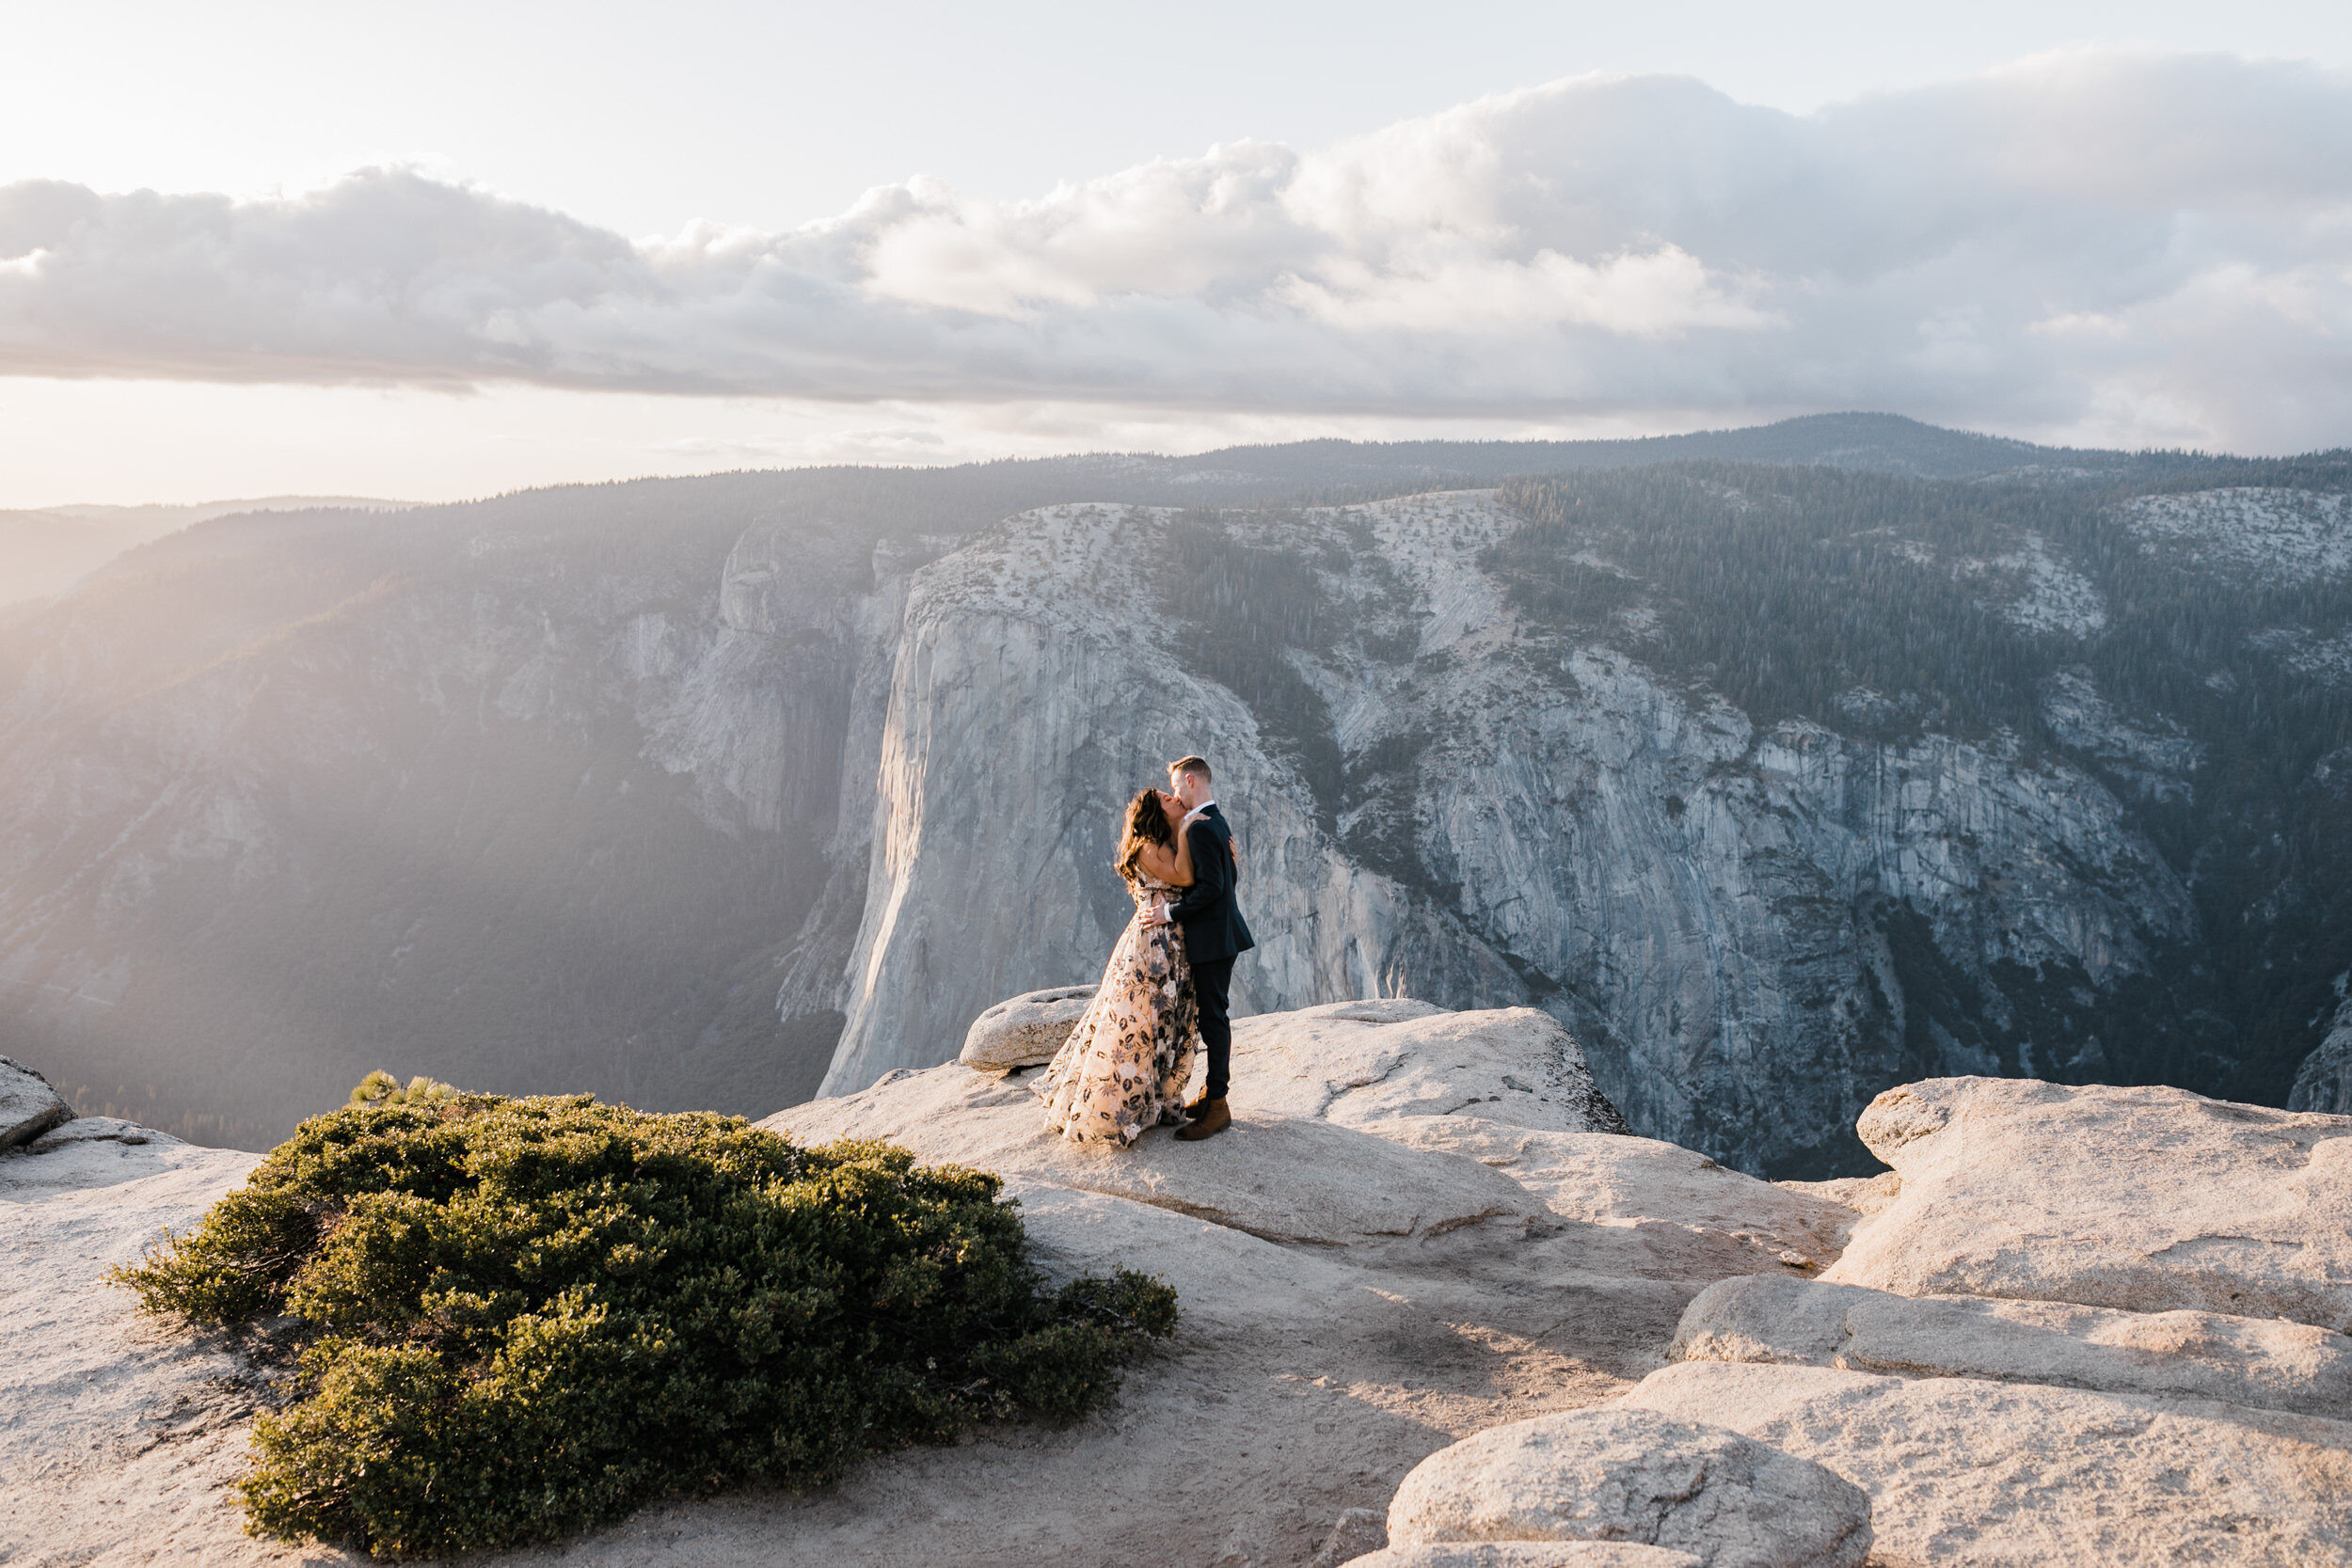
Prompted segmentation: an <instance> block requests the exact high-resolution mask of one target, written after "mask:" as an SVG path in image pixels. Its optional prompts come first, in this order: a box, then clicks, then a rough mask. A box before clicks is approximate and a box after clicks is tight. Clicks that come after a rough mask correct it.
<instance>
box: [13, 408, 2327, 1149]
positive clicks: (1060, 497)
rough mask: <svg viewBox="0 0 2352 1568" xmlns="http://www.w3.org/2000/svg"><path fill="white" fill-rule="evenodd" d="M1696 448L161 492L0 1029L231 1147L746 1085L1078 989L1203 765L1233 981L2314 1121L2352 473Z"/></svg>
mask: <svg viewBox="0 0 2352 1568" xmlns="http://www.w3.org/2000/svg"><path fill="white" fill-rule="evenodd" d="M1669 439H1670V440H1671V441H1672V442H1677V443H1681V445H1674V446H1666V445H1661V444H1660V443H1624V442H1596V443H1561V444H1551V443H1545V444H1526V443H1494V444H1486V443H1396V444H1357V443H1346V442H1305V443H1296V444H1293V445H1289V446H1283V447H1265V448H1236V449H1230V450H1228V451H1221V452H1215V453H1206V454H1201V455H1200V456H1196V457H1185V458H1163V457H1150V456H1136V455H1097V456H1089V457H1078V458H1063V459H1052V460H1044V461H1027V462H1005V463H993V464H981V465H971V466H967V467H960V468H948V469H865V468H831V469H806V470H796V471H791V472H784V473H742V474H727V475H718V476H713V477H709V478H704V479H691V480H658V481H641V482H636V483H626V484H609V485H591V486H575V487H568V488H564V489H557V490H547V491H533V492H526V493H522V494H518V495H514V496H507V497H501V498H499V499H494V500H488V501H482V502H474V503H469V504H466V505H460V506H440V507H423V508H418V509H415V510H411V511H406V512H403V513H399V514H396V515H382V514H375V515H371V514H366V513H360V512H354V511H333V510H313V511H300V512H282V513H274V514H262V513H247V514H244V515H232V516H225V517H221V518H217V519H215V520H213V521H210V522H206V523H202V524H199V525H198V526H195V527H192V528H188V529H185V530H183V531H179V532H176V533H173V534H171V535H169V536H167V537H166V538H163V539H159V540H156V541H154V542H153V543H151V544H149V545H146V546H141V547H138V548H135V549H133V550H131V551H129V552H128V553H127V554H125V555H124V556H122V557H121V558H120V559H119V560H118V561H116V562H113V563H112V564H111V565H109V566H107V567H106V568H105V569H103V570H102V571H100V572H98V573H97V574H95V575H94V576H92V577H91V578H88V579H87V580H86V581H85V582H83V583H82V584H81V585H80V586H79V587H78V588H76V589H75V590H74V591H73V592H72V593H71V594H67V595H65V596H64V597H63V598H61V599H59V600H57V601H56V602H55V603H53V604H50V605H47V606H43V607H40V608H38V609H37V610H31V611H19V612H17V613H14V614H12V615H10V616H8V617H5V618H0V1052H5V1053H7V1054H9V1055H11V1056H15V1057H17V1058H19V1059H23V1060H28V1061H31V1062H34V1063H36V1064H37V1065H39V1066H40V1067H41V1068H42V1069H44V1070H45V1071H47V1072H48V1073H49V1075H50V1077H51V1078H52V1079H53V1080H54V1081H56V1082H57V1083H58V1084H59V1085H60V1086H61V1087H64V1088H66V1089H67V1091H68V1092H69V1094H70V1095H72V1096H73V1097H74V1098H75V1099H76V1102H77V1104H78V1105H79V1106H80V1108H81V1109H83V1110H85V1111H89V1112H103V1111H108V1110H112V1111H114V1112H115V1113H117V1114H122V1115H129V1116H133V1117H137V1118H139V1119H142V1120H146V1121H149V1122H151V1123H154V1124H157V1125H163V1126H167V1127H169V1128H171V1129H173V1130H175V1131H179V1132H183V1133H186V1134H193V1135H196V1136H198V1137H200V1138H203V1139H206V1140H208V1141H218V1142H229V1143H240V1144H246V1145H254V1146H258V1145H261V1144H265V1143H267V1142H270V1141H272V1140H274V1139H276V1138H278V1137H279V1136H281V1135H282V1134H283V1133H284V1132H285V1131H286V1129H287V1128H288V1127H290V1126H291V1125H292V1123H293V1121H294V1119H296V1118H298V1117H300V1116H302V1115H303V1114H305V1113H306V1112H309V1111H312V1110H316V1109H319V1108H321V1107H323V1106H325V1105H327V1104H330V1103H333V1102H335V1101H339V1100H340V1099H341V1098H342V1094H343V1093H344V1091H345V1090H347V1088H348V1087H349V1085H351V1084H352V1083H353V1082H355V1081H357V1079H358V1077H359V1076H360V1075H361V1074H362V1073H364V1072H365V1071H367V1070H369V1069H373V1068H376V1067H382V1068H385V1069H389V1070H391V1071H394V1072H396V1073H400V1074H402V1075H404V1076H405V1075H406V1074H410V1073H415V1072H427V1073H431V1074H433V1075H434V1076H436V1077H438V1078H442V1079H446V1080H449V1081H451V1082H454V1083H457V1084H460V1085H465V1086H468V1087H476V1088H485V1089H498V1090H510V1091H555V1090H586V1091H593V1092H596V1093H599V1094H604V1095H608V1096H612V1097H616V1098H620V1099H625V1100H628V1101H634V1102H636V1103H639V1104H643V1105H646V1106H649V1107H653V1108H680V1107H688V1106H706V1107H711V1106H715V1107H721V1108H726V1109H733V1110H739V1111H745V1112H750V1113H755V1114H758V1113H765V1112H767V1111H771V1110H773V1109H775V1108H777V1107H778V1106H780V1105H783V1104H786V1103H789V1102H791V1101H795V1100H798V1099H800V1098H803V1097H805V1096H807V1095H809V1094H810V1093H812V1092H814V1091H815V1090H816V1089H817V1087H818V1085H819V1083H820V1082H821V1081H824V1080H826V1079H827V1078H828V1077H830V1079H831V1081H832V1082H833V1083H834V1085H846V1086H858V1085H860V1084H862V1082H864V1081H866V1080H867V1079H870V1077H871V1076H872V1075H873V1074H875V1073H877V1072H879V1071H882V1070H884V1069H888V1068H890V1067H895V1066H900V1065H911V1064H913V1063H914V1062H918V1061H935V1060H940V1059H944V1057H945V1056H946V1055H949V1054H952V1053H953V1051H954V1049H955V1046H956V1044H957V1043H958V1042H959V1040H960V1038H961V1030H962V1027H963V1023H964V1022H965V1021H966V1020H968V1019H969V1017H970V1016H971V1014H972V1013H974V1012H976V1011H977V1010H978V1008H979V1007H981V1006H985V1005H986V1004H987V1003H989V1002H992V1001H993V1000H996V999H997V997H999V996H1001V995H1004V994H1009V993H1010V992H1012V991H1016V990H1026V989H1030V988H1032V987H1035V986H1039V985H1045V984H1058V983H1066V982H1068V981H1070V980H1072V979H1076V978H1081V977H1083V976H1084V974H1086V973H1087V972H1089V969H1090V967H1091V966H1094V965H1096V964H1099V961H1100V954H1101V952H1103V951H1104V950H1105V949H1106V947H1107V943H1108V941H1109V937H1110V933H1111V932H1112V931H1113V930H1115V929H1116V927H1117V925H1118V923H1119V921H1120V919H1121V918H1122V917H1123V909H1124V901H1123V899H1122V897H1121V895H1120V890H1119V889H1118V887H1117V885H1116V883H1115V882H1114V881H1113V880H1111V879H1110V878H1109V876H1108V874H1107V872H1106V870H1105V869H1104V865H1105V863H1106V862H1107V860H1108V857H1109V840H1108V836H1107V835H1108V833H1109V832H1110V820H1111V812H1112V810H1113V808H1114V807H1115V805H1116V803H1117V800H1118V799H1119V798H1120V795H1121V794H1122V793H1123V792H1124V791H1125V790H1127V789H1129V788H1131V787H1133V785H1134V784H1136V783H1137V782H1139V780H1141V779H1142V778H1144V777H1146V776H1148V775H1150V774H1151V773H1152V771H1153V770H1154V765H1155V764H1156V763H1158V762H1161V761H1164V760H1165V759H1166V757H1167V756H1168V755H1170V754H1175V753H1176V752H1180V751H1182V750H1189V749H1192V748H1194V747H1195V746H1200V747H1203V748H1205V749H1207V750H1209V751H1210V752H1211V754H1213V755H1215V756H1216V757H1217V758H1218V759H1219V760H1220V762H1221V764H1222V765H1223V767H1224V768H1225V770H1226V771H1225V774H1224V775H1223V776H1224V777H1225V778H1227V779H1229V780H1230V781H1231V783H1232V788H1233V792H1234V796H1235V799H1236V800H1237V801H1241V802H1246V806H1244V807H1238V808H1237V810H1246V813H1247V816H1246V819H1245V821H1244V827H1243V832H1244V836H1245V841H1246V843H1247V844H1248V854H1249V864H1250V868H1251V869H1250V872H1249V875H1250V877H1251V879H1252V884H1251V885H1253V886H1254V887H1255V891H1254V892H1252V893H1251V894H1250V895H1249V896H1250V898H1251V899H1252V900H1253V902H1252V903H1251V905H1250V908H1251V911H1252V914H1253V919H1254V918H1255V917H1256V916H1257V915H1258V914H1259V913H1260V911H1263V914H1264V916H1265V918H1264V920H1263V923H1262V925H1263V929H1262V933H1261V934H1262V936H1263V937H1264V938H1265V947H1264V950H1263V951H1262V952H1261V953H1260V954H1258V955H1256V956H1255V957H1254V958H1253V960H1252V963H1251V965H1250V966H1249V969H1248V974H1246V975H1244V976H1243V977H1242V979H1241V982H1240V984H1241V987H1242V990H1243V991H1244V993H1245V995H1246V996H1247V998H1248V1003H1249V1005H1250V1006H1258V1007H1278V1006H1300V1005H1304V1004H1307V1003H1311V1002H1314V1001H1322V1000H1332V999H1336V998H1339V997H1343V996H1351V995H1359V994H1367V993H1371V992H1384V993H1386V992H1395V991H1400V990H1401V991H1404V992H1406V993H1407V994H1415V995H1423V996H1426V997H1428V998H1429V999H1431V1000H1434V1001H1438V1002H1441V1003H1445V1004H1448V1005H1494V1004H1497V1003H1502V1002H1513V1003H1524V1004H1528V1005H1534V1006H1544V1007H1546V1008H1548V1009H1550V1010H1552V1011H1554V1012H1555V1013H1557V1014H1558V1015H1559V1016H1561V1017H1562V1018H1564V1019H1565V1020H1567V1021H1568V1022H1571V1023H1572V1025H1573V1026H1574V1027H1576V1028H1577V1029H1578V1030H1579V1031H1580V1033H1581V1034H1582V1035H1583V1037H1585V1039H1586V1042H1587V1045H1588V1047H1589V1049H1590V1052H1591V1055H1592V1059H1593V1062H1594V1067H1595V1070H1596V1072H1597V1073H1599V1074H1601V1076H1602V1081H1603V1086H1604V1088H1605V1089H1606V1090H1607V1091H1608V1093H1609V1094H1610V1095H1611V1097H1612V1098H1613V1100H1615V1101H1617V1102H1618V1103H1619V1104H1620V1105H1622V1106H1624V1107H1625V1108H1626V1109H1627V1112H1628V1114H1629V1116H1631V1117H1633V1118H1634V1119H1635V1121H1636V1124H1637V1126H1639V1127H1641V1129H1642V1130H1643V1131H1645V1132H1654V1133H1657V1134H1658V1135H1661V1136H1668V1137H1674V1138H1677V1139H1678V1140H1679V1141H1683V1142H1686V1143H1691V1144H1692V1145H1693V1146H1694V1147H1701V1148H1707V1149H1708V1150H1709V1151H1710V1152H1713V1153H1715V1154H1717V1156H1718V1157H1719V1158H1723V1159H1724V1160H1726V1161H1727V1162H1736V1163H1738V1164H1740V1165H1741V1166H1742V1167H1743V1168H1748V1169H1754V1170H1769V1171H1772V1172H1775V1173H1814V1174H1819V1173H1822V1172H1825V1171H1829V1170H1834V1169H1838V1168H1843V1166H1844V1164H1846V1163H1847V1162H1849V1161H1851V1159H1852V1158H1853V1157H1854V1156H1853V1153H1852V1150H1851V1147H1850V1146H1851V1140H1850V1138H1848V1137H1847V1134H1846V1132H1845V1129H1846V1128H1847V1127H1849V1126H1850V1125H1851V1117H1852V1113H1853V1111H1854V1110H1855V1109H1856V1108H1857V1107H1858V1106H1859V1104H1860V1103H1862V1102H1863V1101H1867V1098H1868V1097H1869V1095H1870V1094H1871V1093H1874V1092H1875V1091H1876V1089H1878V1088H1880V1087H1883V1086H1885V1085H1887V1084H1890V1083H1893V1082H1896V1081H1899V1078H1902V1077H1917V1076H1921V1075H1923V1074H1926V1073H1931V1072H1933V1071H1940V1070H1948V1071H1990V1072H2017V1071H2029V1072H2034V1073H2037V1074H2041V1075H2045V1076H2054V1077H2062V1078H2100V1077H2108V1078H2136V1077H2156V1078H2162V1079H2166V1080H2168V1081H2174V1082H2181V1083H2184V1084H2186V1085H2189V1086H2192V1087H2199V1088H2219V1089H2221V1090H2224V1091H2225V1092H2230V1093H2233V1094H2238V1095H2242V1096H2245V1097H2248V1098H2256V1099H2269V1100H2274V1101H2275V1100H2279V1099H2282V1098H2284V1097H2285V1096H2286V1095H2287V1094H2288V1092H2289V1088H2290V1085H2291V1084H2292V1083H2293V1081H2294V1079H2295V1074H2296V1066H2297V1063H2298V1061H2299V1060H2300V1059H2301V1058H2302V1057H2303V1056H2304V1055H2305V1054H2306V1053H2309V1052H2310V1051H2311V1050H2312V1047H2314V1046H2316V1045H2318V1044H2319V1043H2320V1041H2321V1040H2322V1038H2323V1037H2326V1036H2327V1031H2328V1020H2329V1019H2330V1017H2331V1016H2333V1015H2334V1013H2335V1010H2336V1007H2337V1006H2338V1003H2339V1001H2340V994H2341V988H2342V985H2343V984H2344V982H2343V981H2342V980H2340V979H2339V976H2340V975H2341V974H2344V973H2345V972H2352V911H2348V910H2347V908H2346V906H2345V904H2344V899H2343V897H2342V895H2340V893H2339V892H2338V891H2337V890H2340V889H2342V888H2344V887H2352V846H2348V845H2347V844H2346V842H2345V837H2344V829H2343V828H2342V826H2341V824H2343V823H2345V822H2347V821H2352V803H2347V802H2345V801H2344V800H2340V799H2339V797H2340V795H2341V788H2342V785H2343V783H2344V781H2345V780H2347V779H2352V761H2347V760H2346V759H2347V758H2352V729H2347V724H2348V723H2352V721H2348V720H2347V718H2346V713H2347V705H2352V673H2347V672H2352V656H2348V655H2346V654H2345V653H2344V649H2345V648H2346V647H2347V646H2352V602H2347V595H2348V594H2352V512H2347V506H2352V502H2347V500H2346V499H2345V498H2346V497H2347V495H2352V472H2348V470H2347V467H2346V463H2345V460H2344V457H2343V455H2342V454H2338V455H2336V456H2334V457H2329V458H2325V459H2319V460H2311V461H2305V462H2300V463H2249V462H2247V461H2244V460H2238V459H2213V458H2196V457H2185V456H2180V455H2178V454H2173V455H2163V454H2156V455H2145V454H2141V455H2135V454H2127V453H2099V452H2088V453H2086V452H2056V451H2052V450H2050V449H2041V448H2033V447H2028V446H2024V445H2022V444H2019V443H2011V442H1999V441H1992V440H1988V439H1987V438H1983V437H1976V436H1965V435H1962V434H1958V433H1953V432H1947V431H1938V430H1934V429H1932V428H1931V427H1927V426H1922V425H1917V424H1915V423H1913V422H1911V421H1908V420H1892V419H1887V418H1884V417H1879V416H1834V417H1828V418H1825V419H1821V420H1792V421H1787V422H1785V423H1784V424H1781V425H1774V426H1768V427H1763V428H1762V429H1759V430H1754V431H1734V432H1724V433H1718V434H1713V435H1707V436H1681V437H1672V438H1669ZM1710 442H1711V443H1716V444H1717V448H1718V449H1725V448H1727V449H1729V450H1733V451H1738V452H1744V453H1745V454H1746V456H1745V457H1744V458H1742V459H1741V460H1740V461H1732V460H1730V459H1728V458H1726V457H1724V455H1723V451H1722V450H1717V451H1713V452H1712V453H1711V454H1709V453H1707V452H1701V453H1700V454H1699V456H1698V457H1696V458H1694V457H1693V451H1694V450H1695V449H1694V448H1693V447H1692V443H1699V444H1701V445H1702V446H1704V444H1706V443H1710ZM1643 452H1649V453H1652V454H1655V458H1670V459H1672V460H1671V461H1657V460H1654V459H1641V458H1640V457H1639V454H1640V453H1643ZM1629 453H1630V454H1633V455H1629ZM1758 456H1761V457H1763V458H1766V459H1769V461H1767V462H1763V463H1758V462H1757V461H1756V458H1757V457H1758ZM1937 465H1940V466H1941V467H1936V466H1937ZM1466 470H1474V472H1472V474H1471V477H1472V478H1474V479H1475V480H1476V481H1477V483H1476V484H1475V485H1474V486H1469V487H1468V488H1471V489H1474V490H1475V493H1474V494H1432V495H1430V496H1428V497H1426V498H1425V499H1422V500H1418V501H1415V500H1410V499H1399V500H1384V501H1365V500H1362V499H1357V498H1360V497H1362V496H1365V495H1371V494H1382V493H1390V492H1398V491H1427V492H1437V491H1445V490H1447V489H1448V487H1449V486H1455V485H1457V484H1458V483H1459V476H1461V475H1462V474H1463V473H1464V472H1465V471H1466ZM1923 473H1924V474H1927V475H1928V477H1921V476H1922V474H1923ZM1546 475H1549V476H1551V477H1548V478H1547V477H1543V476H1546ZM1318 501H1323V502H1331V501H1338V502H1342V503H1343V504H1336V505H1324V506H1320V507H1318V506H1317V505H1315V504H1314V503H1316V502H1318ZM2333 1081H2334V1080H2333V1079H2329V1080H2328V1082H2330V1083H2332V1082H2333Z"/></svg>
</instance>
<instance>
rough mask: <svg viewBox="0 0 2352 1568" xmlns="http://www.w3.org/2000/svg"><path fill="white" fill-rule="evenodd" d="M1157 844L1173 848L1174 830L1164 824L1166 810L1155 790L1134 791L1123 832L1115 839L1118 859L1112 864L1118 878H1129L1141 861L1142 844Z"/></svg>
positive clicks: (1174, 843) (1158, 793)
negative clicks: (1116, 840)
mask: <svg viewBox="0 0 2352 1568" xmlns="http://www.w3.org/2000/svg"><path fill="white" fill-rule="evenodd" d="M1150 844H1157V845H1161V846H1163V847H1168V848H1171V849H1172V848H1173V847H1175V845H1176V830H1175V829H1173V828H1171V827H1169V826H1168V808H1167V807H1165V806H1163V805H1161V804H1160V792H1159V791H1158V790H1156V789H1149V788H1146V789H1138V790H1136V798H1135V799H1134V800H1130V801H1128V802H1127V831H1126V832H1125V833H1124V834H1122V835H1121V836H1120V840H1119V859H1118V860H1116V861H1114V862H1112V863H1113V864H1114V865H1116V866H1118V867H1119V874H1120V876H1121V877H1133V876H1134V875H1135V874H1136V863H1137V862H1139V861H1141V860H1142V859H1143V850H1144V847H1145V846H1146V845H1150Z"/></svg>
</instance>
